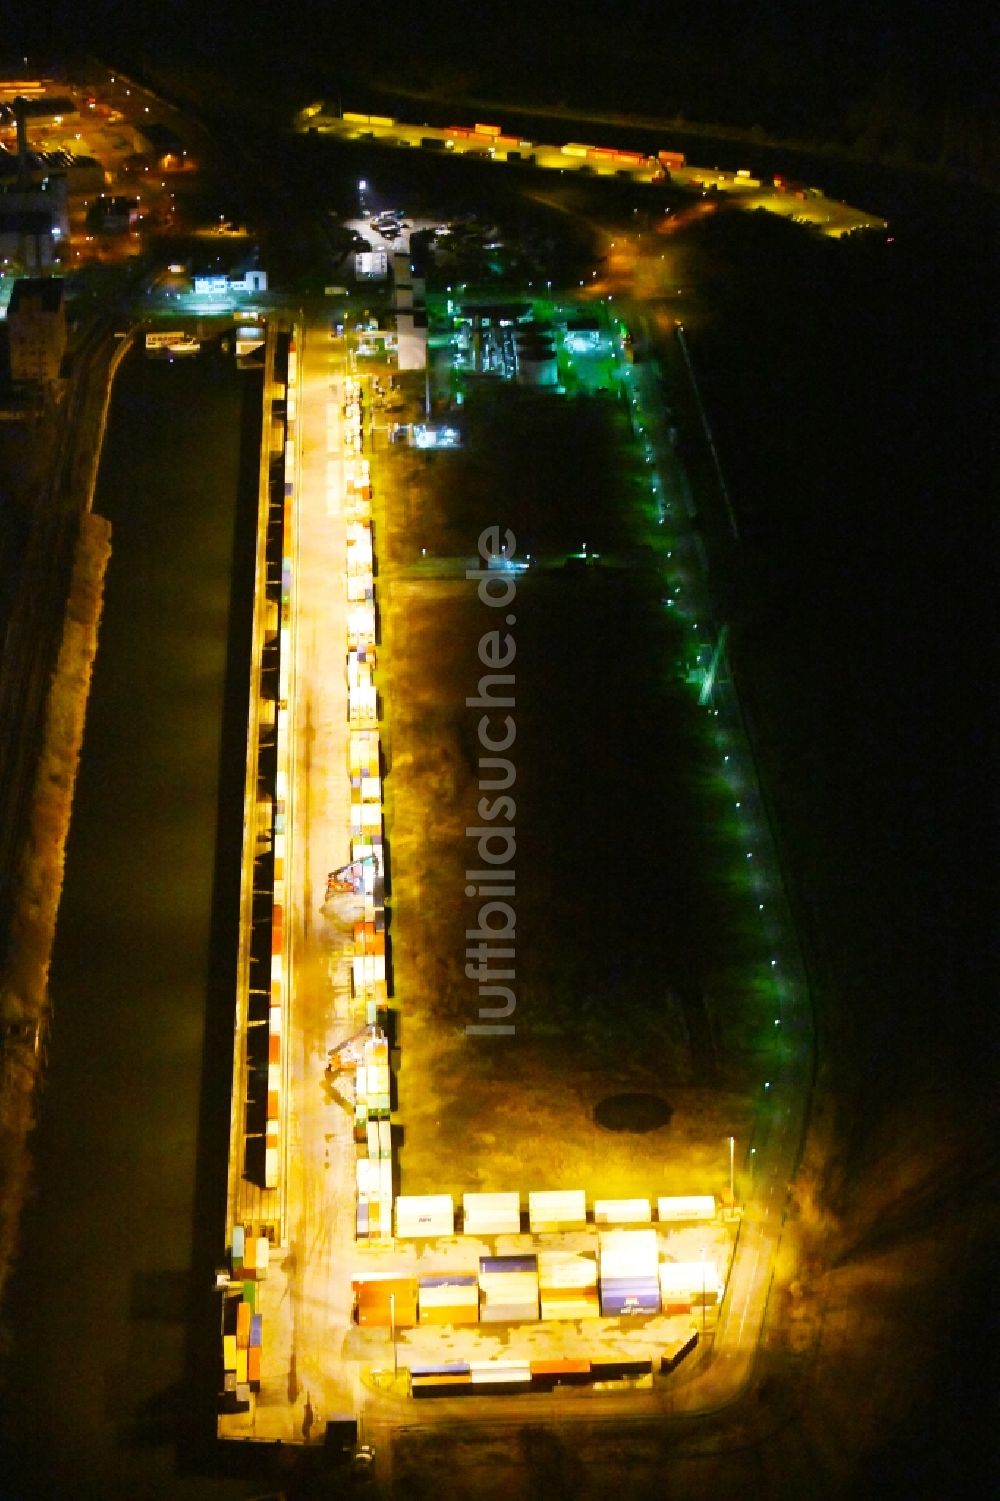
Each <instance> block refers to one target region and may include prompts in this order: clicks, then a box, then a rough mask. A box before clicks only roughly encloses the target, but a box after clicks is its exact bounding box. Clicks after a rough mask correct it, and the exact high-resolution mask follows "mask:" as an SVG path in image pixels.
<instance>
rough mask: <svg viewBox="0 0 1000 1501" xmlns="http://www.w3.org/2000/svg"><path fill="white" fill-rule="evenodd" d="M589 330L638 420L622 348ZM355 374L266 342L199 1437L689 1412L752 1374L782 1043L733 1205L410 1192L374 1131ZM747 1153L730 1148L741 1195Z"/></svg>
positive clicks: (365, 526) (372, 924)
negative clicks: (212, 1316)
mask: <svg viewBox="0 0 1000 1501" xmlns="http://www.w3.org/2000/svg"><path fill="white" fill-rule="evenodd" d="M611 327H613V328H614V329H615V330H616V332H615V334H614V338H615V339H616V340H617V341H618V343H617V354H616V356H615V358H616V360H617V361H618V362H619V367H620V372H619V373H620V378H621V379H622V380H623V381H625V382H626V383H627V386H628V389H630V390H631V391H632V396H631V400H633V402H635V403H636V404H638V403H640V401H641V400H642V399H643V398H644V395H645V394H646V393H644V390H643V385H642V380H643V377H642V373H641V370H640V367H638V366H637V367H634V368H633V366H632V365H631V363H630V361H629V359H628V358H627V357H626V356H627V350H628V338H629V335H628V330H627V329H625V328H624V325H620V324H612V325H611ZM358 364H359V362H358V360H357V359H356V357H355V355H354V353H353V352H352V350H350V349H349V348H348V345H347V341H346V340H345V338H344V337H343V336H342V335H341V334H338V333H337V330H336V328H334V329H333V331H332V333H331V324H330V318H329V316H325V317H324V316H317V317H315V318H314V319H313V320H312V321H310V320H308V319H307V320H305V321H304V322H302V323H301V324H299V323H292V324H286V325H284V326H278V325H277V324H275V325H274V326H272V328H271V330H270V332H269V335H268V340H267V365H266V379H265V401H266V403H267V411H266V414H265V415H266V420H265V423H264V428H263V431H264V440H263V441H264V452H263V453H262V456H261V489H260V509H259V526H258V553H257V569H256V612H255V622H256V623H255V644H254V669H253V674H252V683H251V701H250V711H249V715H248V725H249V732H248V738H247V748H248V757H247V771H246V814H245V819H244V830H245V845H244V859H243V908H242V930H241V931H242V939H241V948H240V963H239V987H238V1013H237V1027H236V1034H235V1049H234V1074H233V1110H232V1135H231V1148H230V1170H229V1182H230V1189H229V1216H228V1225H227V1238H226V1247H225V1253H226V1254H225V1265H224V1266H223V1265H220V1269H219V1272H218V1293H219V1297H220V1306H221V1315H220V1330H219V1390H220V1413H219V1420H218V1431H219V1434H220V1436H221V1437H223V1438H226V1439H255V1440H278V1439H281V1440H282V1441H296V1440H298V1439H301V1437H302V1422H303V1411H304V1405H303V1404H304V1403H307V1404H308V1407H309V1412H310V1414H311V1422H312V1423H316V1424H318V1425H319V1427H320V1428H321V1427H322V1423H323V1421H327V1422H343V1421H346V1422H349V1423H350V1422H354V1423H360V1424H361V1425H362V1431H371V1429H372V1426H373V1424H374V1423H375V1422H376V1415H377V1414H379V1415H381V1418H382V1420H383V1421H388V1422H390V1423H391V1422H392V1421H394V1419H393V1418H392V1417H391V1416H387V1405H388V1411H389V1413H390V1414H391V1412H392V1411H394V1410H395V1411H396V1418H397V1419H398V1418H400V1416H401V1411H402V1409H401V1408H400V1404H403V1405H404V1407H405V1404H407V1403H408V1402H410V1401H412V1400H414V1399H417V1398H426V1397H428V1396H455V1395H461V1393H462V1392H464V1391H470V1392H471V1391H475V1392H478V1393H480V1394H483V1393H484V1392H487V1393H488V1392H492V1393H495V1394H496V1395H497V1396H509V1395H511V1394H516V1393H519V1392H520V1393H523V1392H527V1391H531V1390H539V1389H542V1390H551V1388H552V1387H553V1386H556V1385H558V1386H563V1385H566V1386H567V1387H570V1388H574V1389H575V1388H593V1387H594V1386H597V1387H599V1388H601V1389H605V1388H606V1387H607V1386H608V1385H609V1384H610V1387H611V1389H612V1390H618V1391H619V1392H621V1391H628V1392H630V1393H631V1394H632V1397H633V1398H634V1399H640V1393H644V1394H645V1397H646V1399H647V1400H652V1401H654V1402H658V1401H660V1400H662V1396H663V1390H664V1388H665V1387H667V1386H668V1384H669V1383H670V1381H671V1380H672V1379H674V1378H673V1377H672V1373H673V1372H674V1371H675V1370H677V1371H678V1372H683V1373H684V1374H685V1384H684V1385H683V1386H682V1387H678V1388H677V1389H676V1390H673V1389H671V1391H670V1397H669V1400H670V1402H671V1403H672V1404H674V1405H675V1406H676V1405H677V1404H678V1403H680V1405H682V1406H683V1405H684V1404H685V1403H687V1404H689V1405H690V1406H691V1407H692V1408H694V1409H697V1408H698V1407H699V1406H700V1405H702V1404H704V1403H705V1402H707V1401H718V1400H719V1399H720V1398H721V1397H723V1396H725V1395H728V1394H733V1393H735V1392H736V1391H737V1390H739V1388H740V1386H741V1385H742V1383H743V1382H744V1380H745V1379H746V1376H747V1374H748V1372H749V1370H750V1368H751V1364H752V1359H753V1350H754V1348H755V1343H756V1338H757V1336H758V1334H759V1330H760V1326H761V1321H762V1318H763V1311H764V1306H765V1302H766V1296H767V1289H768V1286H769V1280H770V1275H771V1266H772V1258H773V1252H774V1248H775V1246H776V1243H777V1236H778V1234H779V1232H780V1220H781V1205H782V1203H783V1198H784V1191H785V1190H784V1184H785V1183H787V1173H788V1164H789V1163H790V1160H791V1156H792V1154H793V1153H794V1151H795V1150H796V1141H797V1135H798V1109H800V1108H801V1105H799V1106H798V1107H796V1106H795V1105H794V1104H793V1102H794V1100H795V1099H796V1098H800V1097H801V1084H802V1080H803V1077H804V1076H803V1074H802V1068H803V1066H804V1063H803V1060H804V1052H800V1051H799V1050H795V1051H794V1052H793V1053H790V1054H789V1055H788V1060H787V1062H786V1065H785V1074H786V1080H787V1097H788V1105H787V1107H786V1108H785V1110H784V1112H783V1118H782V1121H781V1124H780V1126H779V1128H778V1129H776V1130H774V1131H772V1133H771V1134H770V1136H769V1138H768V1141H767V1148H768V1151H769V1154H770V1155H769V1157H768V1158H765V1154H764V1151H763V1149H762V1151H761V1155H760V1158H759V1159H758V1169H759V1171H758V1174H757V1177H756V1179H755V1180H754V1181H753V1183H752V1186H751V1190H750V1192H751V1198H752V1202H749V1203H746V1202H745V1203H744V1204H742V1205H741V1204H740V1203H738V1202H737V1198H738V1197H739V1196H738V1195H736V1194H734V1185H735V1177H734V1167H733V1150H734V1143H733V1142H732V1141H730V1143H729V1154H730V1161H729V1174H728V1176H727V1175H725V1174H723V1175H722V1176H721V1177H720V1178H719V1179H718V1180H717V1181H716V1180H713V1181H709V1182H691V1183H689V1184H688V1185H687V1188H688V1190H689V1191H688V1192H687V1193H683V1194H677V1193H673V1194H666V1193H664V1192H663V1185H662V1183H660V1182H657V1181H656V1166H655V1159H651V1161H650V1181H649V1183H648V1190H647V1192H646V1193H645V1194H644V1195H641V1196H635V1197H629V1198H618V1199H611V1198H597V1197H595V1196H594V1195H593V1193H592V1192H591V1191H590V1190H589V1188H588V1185H587V1184H586V1183H580V1184H579V1185H578V1186H577V1187H576V1188H574V1189H570V1190H567V1189H562V1188H553V1187H550V1186H547V1185H546V1184H544V1183H535V1182H521V1183H519V1182H512V1183H510V1184H506V1185H504V1187H503V1190H502V1191H491V1192H475V1191H471V1190H470V1191H468V1192H464V1193H463V1194H462V1195H461V1197H460V1198H456V1197H455V1196H453V1195H451V1194H443V1193H427V1194H422V1195H416V1196H415V1195H413V1194H410V1193H408V1192H407V1184H406V1181H405V1173H404V1174H403V1175H402V1181H401V1174H400V1164H399V1161H398V1154H397V1152H396V1150H395V1147H396V1145H397V1143H398V1140H399V1136H398V1131H399V1127H398V1126H397V1124H396V1121H395V1120H394V1113H393V1112H394V1104H395V1095H396V1089H395V1079H394V1074H395V1070H396V1068H397V1067H398V1063H399V1048H398V1047H397V1045H396V1043H395V1038H396V1037H397V1036H398V1030H399V1029H398V1019H399V1018H400V1017H402V1018H404V1019H405V1015H406V997H405V995H402V996H397V995H395V994H394V993H393V986H392V973H393V970H392V962H391V941H390V920H391V910H392V893H391V883H390V873H391V872H392V871H393V867H392V864H391V859H390V856H391V846H392V833H393V831H392V827H391V826H389V827H387V826H386V821H385V817H384V809H383V792H384V789H385V788H386V786H387V785H391V777H392V764H391V757H390V756H389V755H388V753H387V748H386V747H387V743H388V741H387V738H386V735H385V730H386V725H387V723H391V718H392V712H393V706H392V703H391V702H387V701H386V697H385V693H384V685H385V682H386V676H385V666H386V659H385V650H386V646H385V643H384V641H383V639H382V630H381V622H382V618H383V605H382V603H381V601H380V591H381V590H383V589H384V588H385V579H386V572H385V570H384V569H380V566H379V534H380V530H382V529H383V527H384V519H385V511H384V499H383V494H382V490H383V480H384V478H385V470H386V465H387V463H388V462H389V461H388V460H387V458H386V452H387V451H386V449H384V448H382V449H379V448H376V447H374V446H373V435H374V421H373V415H374V413H373V406H374V400H375V391H376V388H381V382H380V380H379V376H378V374H376V373H375V371H376V368H379V367H374V366H372V365H368V366H367V367H366V372H367V373H364V374H359V373H358ZM386 368H387V369H388V366H387V367H386ZM382 373H383V375H385V374H386V371H383V372H382ZM387 378H389V379H391V378H392V377H391V376H387ZM643 431H645V429H643ZM649 433H650V437H649V438H647V443H649V442H650V441H658V439H657V437H656V427H655V424H652V425H651V426H650V428H649ZM651 451H652V450H651ZM654 483H655V482H654ZM678 525H681V526H682V525H683V521H682V518H678ZM494 533H495V529H494V531H493V532H489V531H488V532H487V533H484V535H483V537H482V538H481V539H480V552H481V557H480V559H478V560H477V559H474V558H471V559H468V560H465V561H466V563H467V564H468V565H469V566H470V567H471V566H472V565H474V564H475V563H476V562H483V563H485V565H486V566H485V572H486V573H487V574H490V573H495V574H496V575H497V576H501V577H502V575H503V574H504V572H505V570H507V569H508V568H509V567H511V566H513V565H512V564H511V563H510V561H509V560H508V559H507V558H506V557H505V556H504V553H503V550H502V548H501V547H500V544H499V543H498V542H497V540H496V536H495V535H494ZM672 603H673V601H672ZM702 613H703V614H704V611H702ZM692 625H694V626H695V627H696V622H693V621H692ZM717 666H718V663H717V661H716V667H717ZM699 683H700V684H701V688H702V692H703V696H704V697H705V702H706V712H707V713H708V714H710V715H716V717H717V716H718V713H719V710H718V709H717V708H715V707H713V705H715V704H722V705H723V712H726V709H725V699H724V696H723V693H722V685H721V683H720V685H719V687H718V689H717V691H716V692H715V694H714V696H713V693H712V691H711V688H712V684H711V680H710V678H709V677H705V676H704V673H703V674H702V676H701V677H699ZM706 683H707V684H708V690H707V691H706V687H705V685H706ZM720 733H721V732H720ZM727 743H728V742H727ZM729 759H730V756H729V752H728V751H727V752H726V755H725V760H726V761H727V762H728V761H729ZM734 760H735V757H734ZM745 791H746V793H747V794H748V796H747V798H746V803H747V816H748V818H749V819H751V820H752V819H753V818H754V816H755V814H754V804H753V801H752V797H753V789H752V787H747V788H746V789H745ZM737 806H740V804H739V802H738V803H737ZM757 817H758V820H759V821H760V823H762V822H763V821H762V820H760V818H759V810H758V812H757ZM758 836H759V837H760V838H761V840H763V837H764V836H763V835H762V834H761V831H760V829H759V828H758ZM761 866H762V867H763V861H761ZM399 874H400V873H399V872H395V875H396V877H397V879H398V877H399ZM793 990H794V985H793V984H792V982H789V989H788V997H787V999H786V1001H785V1002H783V1003H781V1004H783V1005H784V1006H785V1008H786V1009H785V1010H784V1012H783V1016H784V1019H785V1022H786V1025H787V1026H788V1030H789V1032H791V1030H792V1023H793V1022H794V1010H793V1007H792V1004H791V999H792V991H793ZM775 1025H776V1026H777V1025H778V1020H777V1019H776V1021H775ZM780 1073H781V1068H780V1066H779V1067H778V1068H777V1069H776V1071H775V1077H774V1079H773V1081H769V1083H768V1089H771V1088H772V1087H773V1088H774V1090H775V1091H776V1092H777V1090H778V1089H779V1088H780V1087H781V1083H782V1081H781V1078H780V1077H779V1076H780ZM331 1107H333V1108H331ZM755 1150H756V1149H755ZM747 1160H748V1159H746V1157H745V1143H744V1144H741V1160H740V1166H741V1174H740V1178H741V1182H742V1183H744V1184H747V1183H749V1181H750V1180H748V1179H747V1178H746V1175H745V1173H744V1172H743V1171H742V1169H743V1165H744V1162H745V1161H747ZM749 1161H750V1162H751V1163H752V1162H753V1161H754V1159H753V1158H750V1159H749ZM727 1288H728V1297H727ZM713 1344H714V1347H715V1349H714V1354H715V1359H714V1360H712V1361H711V1363H710V1364H707V1363H706V1362H707V1361H708V1357H709V1355H711V1354H712V1353H713ZM696 1354H697V1356H698V1359H697V1360H695V1359H694V1357H695V1356H696ZM290 1370H293V1371H294V1372H295V1377H296V1386H297V1393H298V1395H297V1398H296V1399H295V1400H293V1401H292V1400H290V1399H289V1380H288V1373H289V1371H290ZM689 1371H691V1372H694V1373H695V1374H698V1373H701V1377H702V1379H701V1380H700V1381H699V1380H696V1381H692V1380H690V1379H689V1378H688V1375H687V1373H688V1372H689ZM636 1388H638V1389H639V1390H636ZM566 1398H567V1400H570V1401H571V1393H567V1394H566ZM313 1431H318V1430H313Z"/></svg>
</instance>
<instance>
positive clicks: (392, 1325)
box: [389, 1293, 399, 1381]
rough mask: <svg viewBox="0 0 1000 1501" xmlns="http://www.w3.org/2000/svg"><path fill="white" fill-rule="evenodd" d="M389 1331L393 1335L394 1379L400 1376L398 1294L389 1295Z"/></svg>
mask: <svg viewBox="0 0 1000 1501" xmlns="http://www.w3.org/2000/svg"><path fill="white" fill-rule="evenodd" d="M389 1329H390V1332H391V1334H392V1379H393V1381H395V1380H396V1377H397V1376H398V1375H399V1350H398V1347H397V1345H396V1294H395V1293H390V1294H389Z"/></svg>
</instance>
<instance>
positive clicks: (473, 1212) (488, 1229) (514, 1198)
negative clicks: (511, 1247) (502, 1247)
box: [462, 1193, 521, 1235]
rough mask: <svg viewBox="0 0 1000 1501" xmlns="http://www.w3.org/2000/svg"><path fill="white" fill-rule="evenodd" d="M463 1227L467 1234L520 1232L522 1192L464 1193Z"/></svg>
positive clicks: (508, 1233) (514, 1233) (509, 1233)
mask: <svg viewBox="0 0 1000 1501" xmlns="http://www.w3.org/2000/svg"><path fill="white" fill-rule="evenodd" d="M462 1229H463V1232H464V1233H465V1234H466V1235H517V1234H519V1233H520V1229H521V1196H520V1194H517V1193H493V1194H486V1193H468V1194H463V1196H462Z"/></svg>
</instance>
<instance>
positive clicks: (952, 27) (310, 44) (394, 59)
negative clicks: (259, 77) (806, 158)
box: [5, 0, 995, 128]
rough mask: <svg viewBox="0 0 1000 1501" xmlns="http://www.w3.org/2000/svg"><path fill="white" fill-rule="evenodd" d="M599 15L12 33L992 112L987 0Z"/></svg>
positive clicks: (286, 60)
mask: <svg viewBox="0 0 1000 1501" xmlns="http://www.w3.org/2000/svg"><path fill="white" fill-rule="evenodd" d="M587 9H588V10H589V12H590V13H589V15H588V19H587V22H586V24H585V25H582V26H581V24H580V20H581V13H582V11H583V7H581V6H580V5H579V4H578V3H575V0H550V3H549V4H547V5H546V6H544V7H540V6H538V5H537V4H532V3H529V0H505V3H504V4H503V5H502V6H495V7H487V6H480V7H475V8H472V7H469V6H468V4H467V3H465V0H433V3H432V4H425V5H421V4H420V3H418V0H409V3H402V0H382V3H379V4H371V5H359V4H351V5H345V4H336V3H332V4H331V3H329V0H289V3H287V4H284V5H282V6H281V8H280V14H281V25H280V31H279V32H278V37H279V38H280V43H279V46H280V50H276V47H275V43H276V36H275V26H274V23H275V15H276V12H275V11H274V9H273V8H271V7H263V6H260V7H257V6H253V5H250V6H247V5H245V4H236V3H235V0H228V3H224V4H221V5H220V4H214V5H207V6H201V5H198V4H196V3H195V0H157V3H155V4H154V3H150V0H146V3H144V4H143V3H136V0H132V3H130V4H127V5H123V4H121V3H120V0H91V3H89V4H87V5H85V6H81V5H80V4H79V3H77V0H53V3H51V4H49V5H44V4H42V5H38V4H36V3H29V0H16V3H15V4H14V5H13V6H12V7H8V10H7V15H6V17H5V23H6V24H5V32H6V36H7V38H8V39H9V40H8V42H7V47H8V48H9V49H10V50H11V51H13V50H14V49H15V48H16V47H18V46H20V47H21V49H22V50H23V49H24V48H27V49H28V51H29V53H34V54H35V55H36V56H38V55H39V54H41V55H45V54H49V55H53V56H54V55H56V54H58V53H59V52H62V51H66V50H74V49H77V50H79V49H82V48H92V49H95V50H99V51H104V52H105V53H107V54H114V53H115V52H118V53H119V54H124V53H131V54H133V55H136V54H139V55H142V56H144V57H146V58H150V59H154V58H155V57H156V56H157V55H164V54H166V55H169V56H171V57H172V58H183V57H184V56H190V57H191V58H192V60H199V59H203V58H204V57H205V55H206V52H208V51H211V52H213V53H214V54H215V55H218V49H224V48H226V47H227V46H231V47H232V48H233V49H234V63H236V61H237V59H240V60H243V61H244V62H245V61H247V60H248V59H249V60H252V63H253V65H254V66H256V64H257V63H258V62H260V61H262V60H265V59H266V60H267V61H268V66H269V68H270V70H271V71H272V76H274V75H283V74H286V73H289V72H292V71H297V63H296V59H304V60H305V62H304V64H303V65H304V66H307V67H311V68H312V69H313V70H315V71H316V72H320V71H323V70H326V69H329V70H330V72H331V73H336V74H337V75H339V76H341V77H343V78H348V77H349V76H350V73H351V72H352V71H353V70H355V69H356V70H358V71H360V72H363V73H368V74H372V75H375V74H377V73H378V72H380V71H388V72H390V73H393V72H397V71H398V70H399V69H400V68H401V67H413V68H415V69H417V70H418V71H419V70H423V69H426V70H429V71H430V72H431V74H432V75H434V74H436V75H438V76H439V77H440V76H446V75H447V72H448V70H449V69H450V70H453V71H455V72H459V73H461V72H463V71H464V72H466V73H467V72H468V71H470V70H471V71H473V72H475V73H478V72H479V71H480V70H481V69H485V70H486V72H487V74H489V73H490V72H492V69H493V66H494V65H495V64H496V63H498V62H499V63H500V65H501V67H500V71H499V80H500V81H502V82H506V81H507V80H509V78H510V76H511V70H510V63H511V59H512V58H513V59H515V60H516V62H517V76H518V77H519V79H521V80H523V85H524V86H525V87H530V88H531V89H532V90H533V91H534V92H535V93H540V92H542V91H544V92H545V93H547V94H549V95H550V97H552V98H554V99H559V98H564V97H567V96H572V97H574V98H575V97H576V96H577V95H578V94H579V93H580V92H581V90H582V91H583V93H584V94H585V95H586V96H588V97H591V98H594V99H595V100H596V99H597V98H598V97H599V96H603V98H605V99H607V101H608V102H609V103H617V105H618V107H628V106H629V105H630V104H633V103H634V102H636V101H637V100H639V101H641V102H642V103H643V104H644V106H646V107H648V108H651V109H652V108H656V106H657V105H659V106H660V107H661V108H662V110H663V112H664V113H670V112H672V111H673V109H675V108H677V107H683V108H684V111H685V113H687V114H688V115H689V117H691V118H702V119H717V120H726V119H730V118H732V119H734V121H735V123H745V124H752V123H762V124H764V125H765V126H766V127H768V128H778V127H780V126H781V125H783V124H785V125H787V126H788V127H793V126H796V125H801V124H803V123H805V121H806V116H807V115H808V113H809V111H812V112H813V118H815V119H823V118H830V119H837V118H840V117H842V115H843V112H844V111H846V110H848V109H849V108H850V107H851V106H856V105H857V103H858V101H860V100H868V99H873V98H874V99H878V100H880V101H882V102H887V103H892V104H896V105H902V106H904V107H905V108H907V109H908V110H912V111H914V112H916V113H917V114H921V113H926V112H928V111H931V112H933V111H934V110H936V109H938V108H941V107H944V106H947V107H949V108H950V109H952V110H953V111H957V112H960V113H964V112H970V113H971V114H973V115H975V116H977V117H978V116H982V115H985V114H986V112H987V111H988V108H989V98H990V88H991V84H990V63H989V59H990V57H991V52H992V49H991V47H990V44H989V43H990V32H989V25H990V23H989V13H988V11H987V8H986V7H985V5H980V4H979V3H978V0H962V3H961V4H957V5H956V4H950V5H942V4H940V3H939V0H892V3H890V4H885V3H883V4H876V5H871V4H869V3H867V0H838V3H836V4H834V5H829V4H828V5H824V6H823V7H814V6H806V5H802V4H792V3H791V0H760V3H758V4H756V5H753V6H748V5H746V4H743V3H737V0H699V3H693V0H682V3H680V4H670V5H663V4H662V3H657V0H632V3H630V4H629V5H628V6H601V7H598V6H594V7H588V8H587ZM470 15H472V16H473V17H474V21H473V24H471V25H470ZM994 41H995V34H994ZM993 55H995V54H993ZM700 103H702V104H703V107H701V108H699V104H700Z"/></svg>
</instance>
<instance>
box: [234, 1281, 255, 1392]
mask: <svg viewBox="0 0 1000 1501" xmlns="http://www.w3.org/2000/svg"><path fill="white" fill-rule="evenodd" d="M250 1317H251V1315H250V1304H249V1303H243V1302H242V1301H241V1302H240V1304H239V1306H238V1308H237V1309H236V1349H237V1351H240V1350H245V1349H246V1348H247V1347H248V1345H249V1344H250ZM243 1380H244V1381H245V1380H246V1377H245V1376H244V1377H243Z"/></svg>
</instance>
